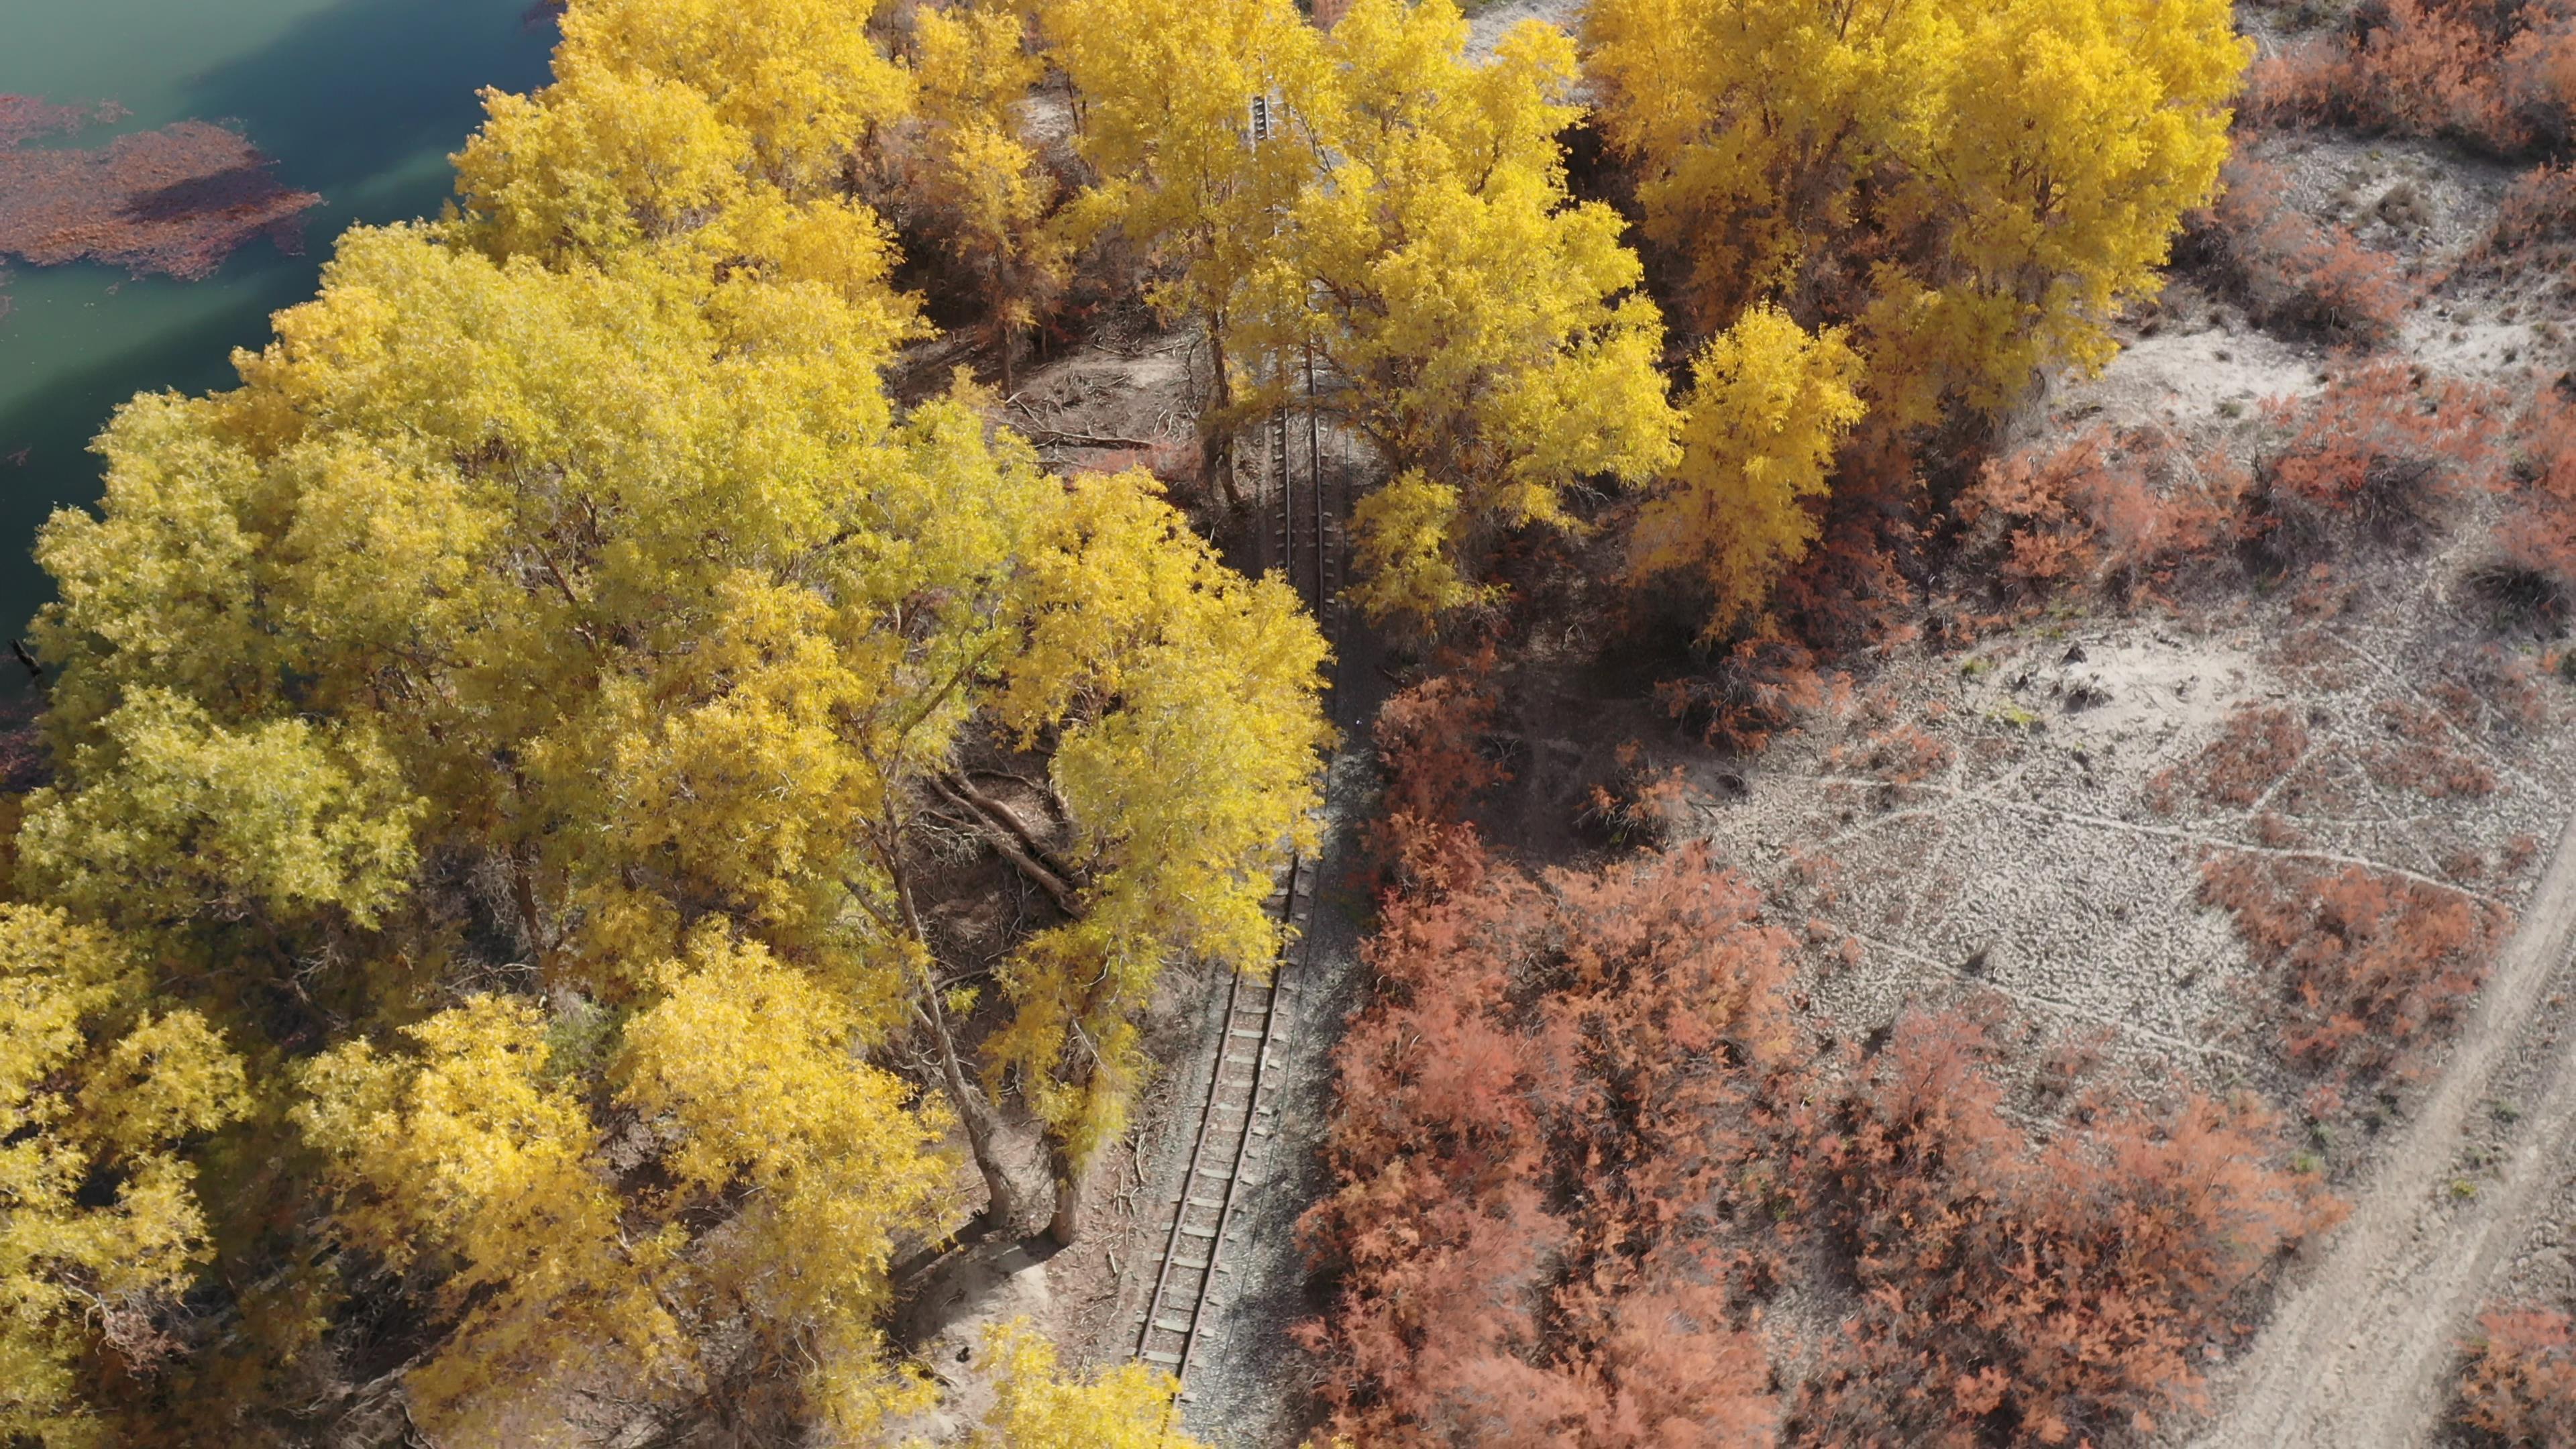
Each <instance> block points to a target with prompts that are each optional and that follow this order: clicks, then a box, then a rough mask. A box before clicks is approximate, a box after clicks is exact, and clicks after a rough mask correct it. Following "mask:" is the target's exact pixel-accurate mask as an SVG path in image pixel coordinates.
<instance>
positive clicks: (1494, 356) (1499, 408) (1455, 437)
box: [1246, 0, 1676, 623]
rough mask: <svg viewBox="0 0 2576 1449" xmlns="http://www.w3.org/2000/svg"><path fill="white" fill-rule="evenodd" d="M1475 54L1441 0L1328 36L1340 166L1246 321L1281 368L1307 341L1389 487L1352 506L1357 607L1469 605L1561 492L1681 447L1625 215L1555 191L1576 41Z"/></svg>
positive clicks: (1530, 37) (1293, 227)
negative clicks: (1486, 571)
mask: <svg viewBox="0 0 2576 1449" xmlns="http://www.w3.org/2000/svg"><path fill="white" fill-rule="evenodd" d="M1466 44H1467V24H1466V21H1465V20H1464V19H1463V18H1462V17H1461V16H1460V14H1459V12H1458V10H1457V7H1456V6H1455V5H1454V4H1452V3H1450V0H1424V3H1420V4H1411V3H1405V0H1358V3H1356V4H1353V5H1352V6H1351V7H1350V8H1349V10H1348V11H1347V12H1346V13H1345V14H1344V15H1343V16H1342V18H1341V19H1340V21H1339V22H1337V23H1336V24H1335V25H1334V27H1333V29H1332V32H1331V34H1330V35H1329V37H1327V39H1326V41H1325V45H1324V55H1323V74H1324V77H1325V83H1324V84H1323V85H1321V86H1319V87H1317V88H1316V90H1315V92H1314V93H1313V96H1312V99H1311V100H1310V101H1309V105H1310V106H1311V107H1312V110H1313V116H1314V119H1313V127H1314V129H1315V131H1316V132H1317V133H1318V135H1319V136H1321V137H1322V142H1321V146H1322V151H1323V154H1324V156H1325V157H1326V158H1327V159H1328V161H1329V163H1330V166H1329V170H1328V171H1327V172H1326V173H1325V174H1323V175H1321V176H1319V177H1318V178H1317V181H1316V182H1315V184H1313V185H1310V186H1308V187H1307V188H1305V189H1304V190H1303V191H1302V192H1301V193H1300V194H1299V196H1298V198H1297V200H1296V202H1295V205H1294V206H1293V207H1292V208H1291V211H1290V214H1289V218H1288V225H1287V231H1286V234H1285V236H1284V237H1283V240H1282V243H1281V245H1280V246H1278V247H1277V248H1276V249H1275V250H1274V252H1273V260H1272V261H1271V263H1270V265H1268V266H1266V267H1265V268H1264V269H1263V270H1262V271H1261V273H1260V274H1259V276H1258V278H1257V286H1256V288H1255V295H1256V296H1257V297H1258V299H1259V305H1258V306H1257V307H1256V308H1255V309H1253V315H1254V316H1255V317H1256V318H1257V319H1258V322H1257V325H1255V326H1251V327H1247V329H1246V335H1247V342H1248V344H1250V345H1254V346H1258V347H1261V348H1264V349H1266V350H1268V351H1270V352H1271V353H1273V354H1274V355H1277V356H1280V357H1283V358H1291V359H1293V358H1295V357H1296V356H1297V355H1298V353H1299V351H1300V350H1301V348H1302V347H1303V346H1304V345H1305V344H1308V343H1311V344H1312V346H1313V348H1314V351H1315V353H1316V355H1317V357H1318V358H1319V360H1320V362H1321V366H1322V373H1323V376H1324V377H1326V378H1328V379H1330V382H1331V385H1330V387H1329V388H1328V389H1327V392H1326V399H1325V401H1326V405H1327V407H1328V408H1329V409H1330V411H1331V412H1332V413H1333V414H1334V416H1335V417H1336V418H1338V419H1339V420H1340V421H1341V422H1342V423H1344V424H1345V425H1346V426H1347V427H1349V428H1350V429H1352V430H1353V431H1354V432H1356V433H1357V434H1358V435H1359V436H1360V437H1362V438H1364V439H1366V440H1367V441H1368V443H1369V444H1370V445H1371V446H1372V448H1373V450H1374V451H1375V452H1376V453H1377V454H1378V455H1379V457H1380V458H1381V459H1382V460H1383V461H1384V462H1385V463H1386V465H1387V466H1388V467H1389V468H1390V470H1391V471H1392V472H1393V474H1394V475H1395V478H1396V479H1397V482H1396V483H1395V484H1394V485H1392V489H1393V490H1394V491H1395V492H1396V496H1395V497H1394V498H1393V499H1391V500H1389V501H1387V502H1384V503H1376V504H1374V506H1372V504H1368V503H1364V504H1362V505H1361V508H1360V511H1359V514H1358V518H1357V524H1358V545H1357V546H1358V549H1359V552H1360V559H1361V561H1362V564H1363V565H1364V569H1365V577H1364V578H1363V579H1362V580H1361V582H1360V584H1359V588H1358V594H1357V597H1358V599H1359V601H1360V602H1361V603H1362V604H1363V605H1364V606H1365V607H1366V608H1367V609H1368V610H1369V612H1370V613H1371V614H1372V615H1374V616H1377V617H1380V618H1386V617H1391V616H1398V615H1406V616H1412V617H1413V618H1414V620H1415V622H1417V623H1423V622H1429V621H1431V620H1434V619H1436V618H1437V617H1438V614H1439V613H1440V612H1441V611H1442V610H1445V609H1447V608H1450V607H1454V606H1456V605H1458V604H1460V603H1464V602H1468V601H1470V600H1472V599H1474V598H1475V597H1477V596H1478V594H1479V593H1480V589H1479V586H1478V585H1476V584H1475V583H1473V582H1471V581H1473V580H1475V579H1477V578H1478V577H1479V576H1480V573H1481V568H1480V563H1481V560H1480V558H1479V554H1480V552H1481V549H1482V547H1483V545H1484V544H1485V543H1486V542H1487V541H1489V540H1490V539H1491V538H1492V537H1494V536H1495V535H1496V534H1497V533H1498V532H1499V531H1501V530H1505V529H1512V528H1518V527H1522V526H1526V525H1529V524H1542V525H1547V526H1552V527H1560V528H1562V527H1567V526H1570V525H1571V523H1572V519H1571V517H1570V516H1569V515H1568V514H1567V513H1566V512H1565V510H1564V508H1563V506H1562V496H1563V494H1564V492H1565V490H1566V489H1568V488H1569V487H1572V486H1574V485H1576V484H1578V483H1582V482H1587V481H1598V482H1606V483H1611V484H1635V483H1640V482H1643V481H1644V480H1645V479H1646V478H1648V477H1650V476H1652V475H1653V474H1654V473H1656V472H1657V471H1658V470H1660V469H1663V468H1665V467H1667V466H1669V465H1670V464H1671V462H1672V460H1673V458H1674V456H1675V452H1674V446H1673V431H1674V428H1675V425H1676V418H1675V416H1674V414H1673V411H1672V408H1671V407H1670V405H1669V403H1668V402H1667V400H1666V397H1665V388H1664V382H1663V378H1662V376H1661V374H1660V373H1659V372H1658V371H1657V370H1656V366H1655V363H1656V359H1657V354H1658V353H1659V352H1660V351H1661V349H1662V346H1663V322H1662V318H1661V315H1660V314H1659V313H1658V312H1657V310H1656V308H1655V305H1654V304H1653V303H1652V302H1651V301H1649V300H1647V299H1646V298H1645V297H1644V296H1643V295H1642V294H1641V293H1639V292H1638V291H1637V290H1636V288H1637V284H1638V282H1639V280H1640V279H1641V276H1642V271H1641V268H1640V266H1639V263H1638V260H1637V257H1636V255H1635V253H1633V252H1632V251H1630V250H1629V249H1628V247H1627V246H1626V245H1625V244H1624V243H1623V241H1622V239H1621V233H1622V230H1623V228H1624V223H1623V222H1622V221H1621V220H1620V218H1619V216H1618V214H1617V213H1616V212H1614V211H1612V210H1611V209H1610V208H1609V207H1607V206H1605V205H1602V204H1600V203H1598V202H1584V203H1576V202H1574V201H1573V200H1572V199H1571V198H1570V197H1569V196H1568V194H1567V192H1566V180H1565V155H1564V148H1563V146H1562V144H1561V143H1560V142H1559V140H1558V136H1559V135H1560V134H1561V133H1562V132H1563V131H1564V130H1565V128H1566V127H1567V126H1569V125H1570V124H1572V122H1573V121H1574V119H1575V118H1576V116H1577V115H1579V114H1580V112H1579V110H1578V108H1577V107H1575V106H1574V105H1573V104H1572V103H1571V102H1570V101H1569V100H1568V94H1569V92H1570V91H1571V89H1572V87H1573V84H1574V80H1575V52H1574V46H1573V43H1572V42H1571V41H1570V40H1568V39H1567V38H1566V36H1565V35H1564V34H1563V32H1561V31H1558V30H1556V29H1554V28H1552V27H1550V26H1546V25H1543V24H1540V23H1537V22H1534V21H1533V22H1525V23H1523V24H1522V25H1520V26H1518V27H1516V28H1515V29H1514V30H1512V31H1511V32H1510V33H1509V34H1508V35H1506V36H1505V37H1504V38H1503V40H1502V42H1501V44H1500V45H1499V46H1498V47H1497V48H1496V50H1495V53H1494V55H1493V57H1492V58H1491V60H1490V61H1488V62H1487V63H1484V64H1481V65H1479V64H1473V63H1470V62H1469V61H1468V60H1467V58H1466ZM1281 375H1283V376H1284V375H1285V372H1284V371H1283V372H1282V374H1281ZM1287 400H1288V399H1287V397H1286V395H1285V394H1284V393H1275V394H1274V395H1273V396H1272V397H1271V398H1269V399H1267V401H1268V402H1269V403H1271V404H1272V405H1278V404H1283V403H1285V402H1286V401H1287ZM1382 531H1383V536H1382ZM1435 535H1436V537H1437V547H1436V548H1432V547H1428V546H1427V545H1429V544H1430V542H1431V540H1432V538H1433V537H1434V536H1435Z"/></svg>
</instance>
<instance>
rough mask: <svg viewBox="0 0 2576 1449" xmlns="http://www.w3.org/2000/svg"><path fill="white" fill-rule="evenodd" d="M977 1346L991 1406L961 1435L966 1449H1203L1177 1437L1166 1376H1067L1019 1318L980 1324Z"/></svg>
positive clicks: (1126, 1371)
mask: <svg viewBox="0 0 2576 1449" xmlns="http://www.w3.org/2000/svg"><path fill="white" fill-rule="evenodd" d="M983 1349H984V1352H983V1362H984V1365H985V1370H984V1371H985V1373H986V1374H987V1375H988V1376H989V1377H990V1378H991V1379H992V1381H993V1390H994V1394H993V1406H992V1408H990V1409H988V1410H986V1411H985V1413H984V1417H983V1421H982V1422H981V1423H980V1424H978V1425H976V1427H975V1429H974V1431H973V1432H972V1433H970V1434H969V1435H968V1436H967V1440H966V1442H967V1443H968V1444H969V1445H970V1446H972V1449H1203V1446H1202V1445H1201V1443H1200V1441H1199V1440H1196V1439H1193V1438H1191V1437H1190V1436H1188V1435H1187V1434H1184V1433H1182V1432H1181V1412H1180V1409H1179V1407H1178V1406H1177V1405H1175V1404H1174V1403H1173V1402H1172V1399H1173V1395H1174V1394H1175V1393H1177V1392H1178V1391H1179V1389H1180V1384H1179V1382H1178V1381H1176V1380H1174V1379H1173V1378H1172V1376H1171V1375H1169V1374H1166V1373H1163V1372H1161V1371H1160V1370H1157V1369H1153V1368H1149V1367H1147V1366H1146V1365H1144V1364H1141V1363H1121V1364H1113V1365H1110V1366H1109V1367H1106V1368H1103V1369H1100V1370H1097V1371H1096V1372H1094V1373H1092V1374H1090V1375H1088V1376H1085V1377H1074V1376H1071V1375H1068V1374H1066V1373H1065V1372H1064V1371H1063V1370H1062V1369H1061V1368H1060V1367H1059V1366H1058V1364H1057V1361H1056V1351H1055V1345H1054V1344H1051V1343H1049V1342H1048V1341H1047V1340H1046V1338H1045V1337H1044V1336H1043V1335H1041V1334H1039V1333H1038V1332H1037V1331H1036V1330H1035V1329H1033V1328H1031V1327H1030V1326H1029V1324H1028V1320H1026V1319H1013V1320H1011V1321H1010V1322H1007V1323H995V1324H988V1325H986V1327H985V1329H984V1343H983Z"/></svg>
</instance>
